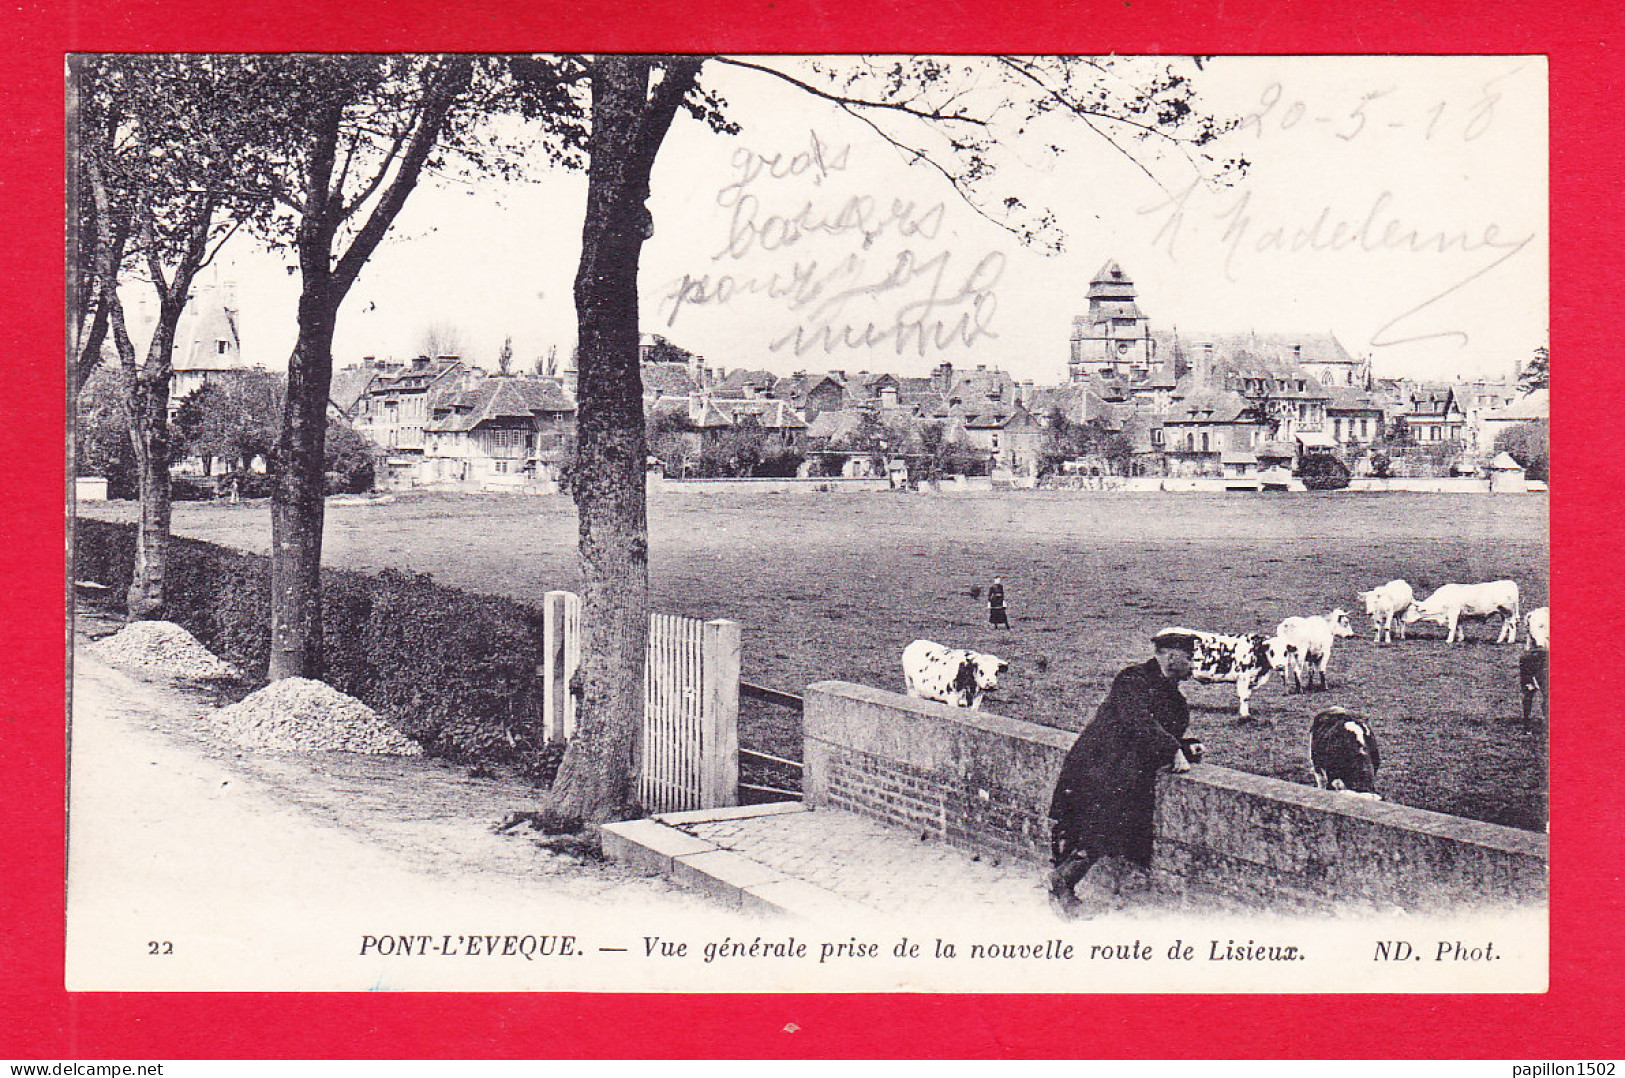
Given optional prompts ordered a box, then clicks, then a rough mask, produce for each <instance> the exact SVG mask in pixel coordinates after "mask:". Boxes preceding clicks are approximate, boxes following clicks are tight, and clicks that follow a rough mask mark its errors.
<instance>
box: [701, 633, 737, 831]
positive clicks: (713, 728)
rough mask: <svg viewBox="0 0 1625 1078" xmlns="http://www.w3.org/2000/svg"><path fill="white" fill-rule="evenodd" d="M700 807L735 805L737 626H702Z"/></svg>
mask: <svg viewBox="0 0 1625 1078" xmlns="http://www.w3.org/2000/svg"><path fill="white" fill-rule="evenodd" d="M703 641H704V643H703V654H704V673H703V675H702V677H703V681H704V686H705V699H704V701H703V702H702V713H701V735H700V736H701V763H700V798H701V800H700V804H701V805H702V806H703V807H705V808H722V807H724V806H727V805H737V804H739V623H738V622H737V621H728V620H727V619H719V620H717V621H708V622H706V623H705V634H704V637H703Z"/></svg>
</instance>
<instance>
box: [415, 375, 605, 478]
mask: <svg viewBox="0 0 1625 1078" xmlns="http://www.w3.org/2000/svg"><path fill="white" fill-rule="evenodd" d="M575 411H576V406H575V402H574V401H572V400H571V399H570V398H569V397H568V396H567V395H566V394H565V392H564V388H563V386H562V385H561V384H560V383H559V382H558V381H556V380H554V379H552V378H541V377H537V376H521V377H516V378H485V379H481V380H480V381H478V382H476V383H474V384H473V385H471V386H462V385H455V384H453V385H448V386H446V387H445V388H443V389H441V390H440V391H439V392H437V393H436V394H435V396H434V398H433V399H432V401H430V403H429V413H430V414H429V419H428V421H427V422H426V423H425V425H424V448H423V459H422V463H421V465H420V466H419V468H418V470H417V474H416V477H415V478H416V480H417V481H418V482H421V483H443V482H451V483H474V484H478V485H481V486H487V485H492V484H497V485H515V486H518V485H523V484H528V483H550V482H556V481H557V480H558V478H559V475H560V471H561V469H562V466H563V465H564V463H565V455H566V453H567V452H568V448H569V443H570V439H571V437H572V435H573V434H574V431H575Z"/></svg>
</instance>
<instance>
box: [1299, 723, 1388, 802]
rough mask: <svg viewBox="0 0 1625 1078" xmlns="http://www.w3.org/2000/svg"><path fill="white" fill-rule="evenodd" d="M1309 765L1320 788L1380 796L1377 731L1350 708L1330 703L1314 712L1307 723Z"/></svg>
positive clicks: (1374, 797) (1379, 758)
mask: <svg viewBox="0 0 1625 1078" xmlns="http://www.w3.org/2000/svg"><path fill="white" fill-rule="evenodd" d="M1309 766H1310V768H1311V769H1312V770H1313V771H1314V773H1315V785H1316V786H1318V787H1319V788H1320V789H1322V790H1337V791H1339V792H1343V793H1350V794H1357V795H1359V796H1361V797H1365V798H1369V799H1370V800H1372V801H1381V800H1382V795H1381V794H1379V793H1377V769H1378V768H1379V767H1381V766H1382V757H1381V755H1380V754H1379V753H1378V751H1377V735H1376V734H1374V733H1373V732H1372V730H1371V724H1370V723H1368V722H1366V721H1365V719H1364V717H1362V716H1360V715H1356V714H1354V712H1352V711H1346V710H1344V709H1343V708H1340V707H1334V708H1328V709H1327V710H1325V711H1322V712H1321V713H1320V714H1319V715H1316V716H1315V719H1314V722H1313V723H1311V724H1310V727H1309Z"/></svg>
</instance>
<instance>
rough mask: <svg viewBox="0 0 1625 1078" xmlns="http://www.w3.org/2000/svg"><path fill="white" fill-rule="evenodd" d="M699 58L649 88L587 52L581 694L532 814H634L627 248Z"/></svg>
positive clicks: (640, 664) (640, 472) (639, 520)
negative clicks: (548, 784)
mask: <svg viewBox="0 0 1625 1078" xmlns="http://www.w3.org/2000/svg"><path fill="white" fill-rule="evenodd" d="M698 67H699V62H698V61H694V60H682V61H674V62H672V63H670V64H668V65H667V67H666V70H665V77H664V79H663V80H662V84H661V86H660V88H659V89H658V90H657V91H656V92H655V95H654V99H653V100H652V101H651V100H650V98H649V79H650V73H651V70H652V64H651V62H650V60H649V59H647V58H640V57H625V56H606V57H601V58H599V59H598V60H596V61H594V63H593V75H592V133H591V137H590V142H589V145H588V149H589V152H590V155H591V159H590V164H589V167H588V178H587V211H586V219H585V224H584V226H583V229H582V249H581V263H580V266H579V267H578V269H577V272H576V279H575V304H576V321H577V327H578V337H579V345H580V361H579V369H580V374H579V390H578V400H579V406H578V411H577V413H576V439H577V449H576V460H575V472H574V475H573V479H572V494H573V495H574V498H575V503H576V511H577V514H578V516H579V519H580V535H581V540H580V551H581V569H582V575H583V577H584V578H585V580H586V588H585V591H586V594H585V595H584V596H583V603H582V618H581V622H582V637H583V639H582V648H581V667H580V671H579V675H578V676H579V679H580V690H581V698H580V702H579V706H578V710H577V721H576V732H575V736H574V737H573V738H572V739H571V741H570V746H569V749H568V750H567V751H566V752H565V756H564V760H563V761H562V762H561V764H560V766H559V772H558V776H557V778H556V779H555V780H554V784H553V789H552V791H551V793H550V795H549V796H548V798H547V799H546V801H545V802H544V804H543V808H542V812H541V813H540V814H539V817H538V819H537V823H538V824H539V825H540V826H541V827H542V829H543V830H546V831H555V832H557V831H570V830H579V829H581V828H582V827H583V826H591V825H595V824H598V823H603V822H607V821H609V820H613V819H621V818H625V817H626V816H627V815H630V814H631V813H632V812H633V807H632V802H633V801H634V789H633V782H634V778H635V774H634V754H635V750H636V744H637V737H638V731H639V730H640V729H641V727H642V724H643V668H644V654H645V651H646V649H647V646H648V637H649V525H648V516H647V509H646V504H645V487H644V482H645V480H644V471H645V461H646V459H647V456H648V449H647V446H646V444H645V439H644V426H643V380H642V375H641V372H640V370H639V367H638V259H639V255H640V253H641V251H642V248H643V242H644V240H645V239H646V238H648V236H649V234H650V231H651V228H650V218H649V210H648V207H647V206H646V205H645V201H646V199H647V198H648V196H649V173H650V170H651V169H652V167H653V165H654V158H655V154H656V153H657V152H658V150H659V147H660V142H661V140H662V139H663V138H664V135H665V131H666V129H667V127H668V126H669V125H670V122H671V117H672V115H673V113H674V111H675V109H676V106H677V104H678V103H679V102H680V101H681V98H682V95H683V94H684V93H686V92H687V88H688V87H689V86H691V85H692V84H693V80H694V72H695V71H697V70H698Z"/></svg>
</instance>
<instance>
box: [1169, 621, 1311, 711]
mask: <svg viewBox="0 0 1625 1078" xmlns="http://www.w3.org/2000/svg"><path fill="white" fill-rule="evenodd" d="M1163 633H1185V634H1187V635H1188V636H1190V637H1191V638H1192V639H1194V640H1195V642H1196V646H1195V650H1194V651H1193V652H1192V653H1191V678H1192V680H1194V681H1197V682H1200V683H1201V684H1203V685H1210V684H1212V683H1214V682H1216V681H1229V682H1233V683H1234V684H1235V686H1236V700H1237V702H1238V703H1239V704H1240V708H1241V717H1242V718H1244V719H1245V718H1247V716H1248V714H1249V713H1248V710H1247V700H1248V698H1249V697H1251V696H1252V695H1253V690H1254V689H1256V688H1258V687H1259V686H1260V685H1262V684H1264V682H1266V681H1268V680H1269V679H1270V674H1272V673H1273V672H1275V671H1276V670H1280V671H1283V676H1284V671H1285V670H1286V668H1287V664H1288V663H1289V662H1291V661H1292V659H1293V657H1294V656H1295V655H1296V653H1297V649H1295V648H1293V647H1292V646H1291V645H1289V644H1288V643H1287V642H1286V641H1284V640H1282V639H1281V638H1280V637H1276V636H1265V635H1264V634H1263V633H1248V634H1247V635H1246V636H1223V635H1221V634H1219V633H1203V632H1197V631H1196V630H1195V629H1179V628H1170V629H1164V630H1162V632H1160V633H1158V634H1157V635H1158V636H1161V635H1163Z"/></svg>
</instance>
